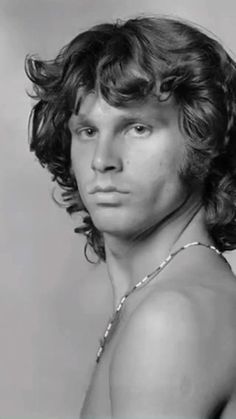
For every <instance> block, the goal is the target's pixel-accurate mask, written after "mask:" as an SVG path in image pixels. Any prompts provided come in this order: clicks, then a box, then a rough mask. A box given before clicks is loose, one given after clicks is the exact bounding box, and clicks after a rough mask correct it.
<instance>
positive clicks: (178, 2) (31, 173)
mask: <svg viewBox="0 0 236 419" xmlns="http://www.w3.org/2000/svg"><path fill="white" fill-rule="evenodd" d="M139 13H149V14H153V13H164V14H176V15H179V16H181V17H184V18H187V19H190V20H193V21H195V22H197V23H199V24H201V25H203V26H206V27H207V28H208V29H209V30H210V31H213V32H215V33H216V34H217V35H218V37H219V38H221V39H222V41H223V43H224V44H225V45H226V47H227V48H228V49H230V50H234V51H236V39H235V23H236V3H235V1H234V0H231V1H229V0H225V1H222V0H218V1H217V0H205V1H204V0H198V1H196V0H175V1H173V0H159V1H158V0H142V1H140V0H126V1H125V0H118V1H117V0H97V1H96V0H94V1H92V0H77V1H75V0H64V1H62V0H47V1H46V0H19V1H16V0H6V1H3V0H1V1H0V59H1V63H0V91H1V95H0V107H1V112H0V134H1V153H0V168H1V176H0V188H1V203H0V205H1V211H0V214H1V215H0V216H1V219H0V222H1V234H0V255H1V277H0V285H1V292H0V418H1V419H3V418H4V419H7V418H17V419H18V418H24V419H27V418H30V419H35V418H42V419H46V418H50V419H53V418H57V419H60V418H63V419H72V418H77V417H78V412H79V409H80V406H81V402H82V398H83V394H84V391H85V389H86V385H87V383H88V380H89V376H90V372H91V368H92V366H93V363H94V357H95V353H96V349H97V343H98V338H99V336H100V335H101V334H102V331H103V328H104V326H105V324H106V320H107V317H108V316H109V313H110V310H111V303H110V301H111V298H110V297H111V294H110V288H109V282H108V279H107V274H106V272H105V269H104V266H100V267H94V266H92V265H88V264H87V262H86V261H85V259H84V257H83V245H84V241H83V239H82V238H80V237H78V235H75V234H74V233H73V227H74V225H76V219H70V218H69V216H68V215H67V214H66V213H65V211H63V210H61V209H60V208H58V207H57V206H56V205H55V204H54V203H53V202H52V200H51V198H50V194H51V189H52V185H51V182H50V176H49V175H48V174H47V173H46V172H45V171H44V170H43V169H42V168H41V167H40V166H39V164H38V163H37V162H36V161H35V159H34V157H33V155H31V154H30V153H29V152H28V144H27V119H28V114H29V111H30V108H31V105H32V101H31V100H30V99H29V98H28V97H27V96H26V94H25V89H26V88H27V87H29V84H28V82H27V80H26V78H25V76H24V71H23V61H24V56H25V55H26V53H35V52H37V53H39V54H40V55H41V56H42V57H44V58H49V57H52V56H54V55H55V54H56V52H57V51H58V49H59V48H60V47H61V46H62V45H64V44H65V43H67V42H68V41H69V40H70V39H71V38H72V37H74V36H75V35H76V34H77V33H78V32H79V31H82V30H85V29H86V28H88V27H89V26H91V25H93V24H95V23H98V22H102V21H105V20H111V19H115V18H118V17H127V16H134V15H136V14H139ZM228 257H229V260H230V261H231V262H232V265H233V268H234V269H235V267H236V256H235V253H232V254H231V255H230V256H228Z"/></svg>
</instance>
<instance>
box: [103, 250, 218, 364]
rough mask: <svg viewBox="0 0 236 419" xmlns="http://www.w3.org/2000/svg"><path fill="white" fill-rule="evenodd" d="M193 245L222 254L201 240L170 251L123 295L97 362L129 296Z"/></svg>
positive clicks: (108, 327)
mask: <svg viewBox="0 0 236 419" xmlns="http://www.w3.org/2000/svg"><path fill="white" fill-rule="evenodd" d="M192 246H204V247H207V248H208V249H212V250H213V251H215V252H216V253H217V254H218V255H221V252H220V251H219V250H218V249H217V248H216V247H215V246H211V245H208V244H204V243H201V242H192V243H187V244H185V245H184V246H182V247H180V248H179V249H178V250H176V251H175V252H173V253H170V254H169V256H167V258H166V259H164V260H163V261H162V262H161V263H160V265H159V266H158V267H157V268H155V269H154V271H152V272H151V273H149V274H148V275H146V276H145V277H144V278H143V279H142V280H141V281H139V282H137V284H136V285H134V286H133V287H132V288H131V289H130V290H129V291H127V292H126V293H125V294H124V295H123V297H122V298H121V300H120V302H119V304H118V306H117V307H116V310H115V312H114V314H113V316H112V318H111V320H110V321H109V323H108V325H107V328H106V330H105V333H104V335H103V337H102V339H100V346H99V349H98V351H97V356H96V363H98V362H99V361H100V359H101V356H102V354H103V352H104V349H105V346H106V344H107V342H108V337H109V336H110V335H111V331H112V328H113V327H114V325H115V323H116V321H117V320H118V317H119V314H120V311H121V309H122V307H123V305H124V303H125V301H126V300H127V298H128V297H129V296H130V295H131V294H132V293H133V292H134V291H135V290H136V289H138V288H140V287H142V286H144V285H147V284H148V283H149V282H150V281H151V280H152V279H154V278H155V276H156V275H158V274H159V273H160V272H161V271H162V270H163V269H164V268H165V267H166V266H167V265H168V264H169V263H170V261H171V260H172V259H173V258H174V257H175V256H176V255H177V254H178V253H180V252H181V251H182V250H185V249H187V248H188V247H192Z"/></svg>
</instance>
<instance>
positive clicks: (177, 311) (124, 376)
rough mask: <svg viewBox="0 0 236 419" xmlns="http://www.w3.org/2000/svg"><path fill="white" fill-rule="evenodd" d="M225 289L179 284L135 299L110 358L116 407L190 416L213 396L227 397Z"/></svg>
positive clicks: (231, 347)
mask: <svg viewBox="0 0 236 419" xmlns="http://www.w3.org/2000/svg"><path fill="white" fill-rule="evenodd" d="M235 288H236V287H235ZM225 290H226V291H225V292H222V290H221V292H220V291H217V288H216V289H214V287H213V288H212V289H211V288H205V289H204V288H202V287H188V288H187V289H186V288H185V287H183V289H181V287H179V288H178V289H169V290H165V291H162V292H153V293H151V294H149V295H148V296H147V298H145V299H144V300H143V301H142V303H141V304H140V305H139V306H138V307H137V308H136V310H135V311H134V312H133V313H132V315H131V316H130V318H129V319H128V321H127V323H126V327H125V328H124V330H123V333H122V335H121V336H120V340H119V343H118V344H117V347H116V350H115V352H114V356H113V359H112V363H111V369H110V384H111V399H112V402H113V407H114V409H115V410H116V409H118V410H119V409H120V406H121V405H122V406H123V408H124V412H121V413H124V414H125V413H126V410H127V411H129V409H131V410H130V411H131V413H133V409H134V413H135V412H136V409H138V411H139V412H140V411H141V412H143V413H145V414H147V413H148V414H150V415H152V414H153V415H154V416H155V415H156V417H158V414H160V415H161V414H163V413H165V414H170V415H171V414H172V413H174V414H175V415H176V414H179V415H182V416H183V417H185V416H184V415H186V416H187V415H192V417H193V416H194V415H195V416H194V417H196V418H198V417H205V416H204V415H205V413H204V412H207V411H208V412H209V410H211V409H214V408H215V407H214V403H217V399H218V398H219V399H221V400H222V397H225V398H226V399H227V398H229V397H230V395H231V394H232V392H233V388H234V386H235V380H236V361H235V359H236V320H235V319H236V293H235V294H233V293H232V292H228V293H227V287H226V289H225ZM128 383H129V384H128ZM131 400H133V401H134V402H133V404H132V401H131ZM134 404H135V406H136V407H135V408H134V407H133V405H134ZM125 406H126V407H125ZM147 406H148V407H147ZM201 415H202V416H201ZM206 417H207V416H206Z"/></svg>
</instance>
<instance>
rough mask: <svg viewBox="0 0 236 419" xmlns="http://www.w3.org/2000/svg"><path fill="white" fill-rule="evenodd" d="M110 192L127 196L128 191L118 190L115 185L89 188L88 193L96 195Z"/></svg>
mask: <svg viewBox="0 0 236 419" xmlns="http://www.w3.org/2000/svg"><path fill="white" fill-rule="evenodd" d="M109 192H117V193H120V194H127V193H128V191H125V190H123V189H118V188H117V187H115V186H113V185H104V186H101V185H94V186H92V187H91V188H88V193H89V194H90V195H94V194H96V193H109Z"/></svg>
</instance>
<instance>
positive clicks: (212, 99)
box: [25, 17, 236, 260]
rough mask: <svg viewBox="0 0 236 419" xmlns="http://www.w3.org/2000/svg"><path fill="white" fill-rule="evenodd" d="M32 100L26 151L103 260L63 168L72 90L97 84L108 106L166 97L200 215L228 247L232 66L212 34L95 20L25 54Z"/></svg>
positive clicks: (233, 236)
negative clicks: (54, 48) (54, 50)
mask: <svg viewBox="0 0 236 419" xmlns="http://www.w3.org/2000/svg"><path fill="white" fill-rule="evenodd" d="M25 68H26V73H27V75H28V77H29V78H30V80H31V81H32V82H33V89H34V93H33V94H32V96H33V97H34V98H35V99H37V103H36V104H35V106H34V107H33V109H32V112H31V116H30V127H31V131H30V149H31V151H33V152H34V153H35V154H36V156H37V158H38V159H39V161H40V163H41V164H42V165H43V166H46V167H47V168H48V170H49V171H50V172H51V173H52V175H53V181H56V182H57V183H58V184H59V185H60V187H61V188H62V191H63V192H62V197H63V200H64V202H65V204H66V207H67V211H68V212H69V213H70V214H71V213H73V212H76V211H82V213H83V214H85V215H84V217H83V224H82V225H81V226H79V227H78V228H76V229H75V231H76V232H79V233H83V234H85V236H86V239H87V241H86V245H90V246H91V247H92V248H93V250H94V251H95V253H96V254H97V255H98V257H99V259H101V260H105V250H104V242H103V236H102V234H101V233H100V232H99V231H98V230H97V229H96V227H95V226H94V224H93V222H92V219H91V217H90V215H89V213H88V211H87V210H86V208H85V206H84V204H83V202H82V200H81V198H80V196H79V192H78V188H77V183H76V180H75V177H74V175H73V172H72V170H71V157H70V148H71V134H70V131H69V128H68V121H69V118H70V116H71V115H72V113H76V112H78V106H79V104H76V95H77V92H78V89H79V88H81V87H82V88H83V89H84V91H85V92H87V93H88V92H90V91H92V90H93V91H94V90H96V91H99V93H100V94H101V95H102V97H103V98H104V99H105V100H106V101H107V102H108V103H109V104H110V105H112V106H125V105H126V104H127V103H129V102H131V101H133V100H137V99H144V98H147V97H148V96H149V95H153V94H154V95H155V96H156V97H157V98H158V100H164V99H163V97H164V96H165V97H166V96H169V95H173V96H174V98H175V99H176V101H177V103H178V105H179V109H180V123H181V127H182V129H183V131H184V133H185V134H186V137H187V144H186V148H187V155H188V159H187V162H188V163H187V165H186V167H185V170H184V173H183V174H182V175H183V177H184V179H185V181H186V182H187V183H188V184H190V185H195V186H196V185H201V186H202V191H203V192H202V202H203V205H204V208H205V222H206V226H207V229H208V232H209V234H210V236H211V237H212V239H213V240H214V243H215V245H216V246H217V247H218V249H219V250H221V251H226V250H233V249H234V248H236V163H235V162H236V138H235V134H236V64H235V62H234V60H233V59H232V58H231V57H230V56H229V54H228V53H227V52H226V51H225V49H224V48H223V46H222V45H221V44H220V43H219V42H218V41H217V40H215V39H213V38H212V37H210V36H209V35H208V34H205V33H204V32H203V31H202V30H199V29H198V28H196V27H195V26H193V25H189V24H187V23H185V22H184V21H182V20H179V19H172V18H163V17H137V18H134V19H129V20H126V21H120V20H119V21H117V22H115V23H108V24H99V25H96V26H94V27H92V28H91V29H89V30H87V31H85V32H83V33H81V34H79V35H78V36H76V37H75V38H74V39H73V40H72V41H71V42H70V43H69V44H68V45H66V46H65V47H64V48H63V49H62V50H61V51H60V53H59V54H58V55H57V57H56V58H55V59H54V60H44V61H43V60H40V59H38V58H36V57H33V56H27V57H26V65H25Z"/></svg>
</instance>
